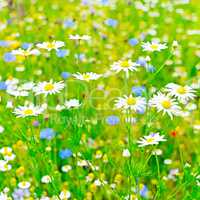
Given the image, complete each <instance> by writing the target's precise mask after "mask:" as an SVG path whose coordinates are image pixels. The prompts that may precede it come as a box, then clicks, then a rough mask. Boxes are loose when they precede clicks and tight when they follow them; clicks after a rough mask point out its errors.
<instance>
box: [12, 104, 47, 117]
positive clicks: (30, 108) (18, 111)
mask: <svg viewBox="0 0 200 200" xmlns="http://www.w3.org/2000/svg"><path fill="white" fill-rule="evenodd" d="M43 111H44V108H43V107H40V106H34V105H33V104H30V105H24V106H18V107H17V108H15V109H14V112H13V113H14V114H15V115H16V116H17V117H22V118H24V117H30V116H37V115H39V114H41V113H42V112H43Z"/></svg>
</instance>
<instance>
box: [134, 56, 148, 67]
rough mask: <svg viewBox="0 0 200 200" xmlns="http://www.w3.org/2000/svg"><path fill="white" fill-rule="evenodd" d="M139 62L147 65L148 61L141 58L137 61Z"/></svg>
mask: <svg viewBox="0 0 200 200" xmlns="http://www.w3.org/2000/svg"><path fill="white" fill-rule="evenodd" d="M136 63H137V64H139V65H141V66H142V67H144V66H146V64H147V61H146V60H145V59H142V58H139V59H138V60H137V61H136Z"/></svg>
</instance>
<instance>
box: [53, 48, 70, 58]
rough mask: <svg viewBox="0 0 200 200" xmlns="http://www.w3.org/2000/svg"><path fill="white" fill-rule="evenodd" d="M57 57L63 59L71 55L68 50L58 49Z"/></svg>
mask: <svg viewBox="0 0 200 200" xmlns="http://www.w3.org/2000/svg"><path fill="white" fill-rule="evenodd" d="M56 55H57V56H58V57H59V58H63V57H65V56H67V55H69V50H68V49H58V50H57V51H56Z"/></svg>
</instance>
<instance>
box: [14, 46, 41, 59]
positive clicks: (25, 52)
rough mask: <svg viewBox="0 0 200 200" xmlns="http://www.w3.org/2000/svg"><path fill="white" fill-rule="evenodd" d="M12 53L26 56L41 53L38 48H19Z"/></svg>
mask: <svg viewBox="0 0 200 200" xmlns="http://www.w3.org/2000/svg"><path fill="white" fill-rule="evenodd" d="M12 54H13V55H19V56H25V57H26V56H30V55H39V54H40V51H39V50H38V49H31V48H28V49H26V50H24V49H21V48H19V49H16V50H13V51H12Z"/></svg>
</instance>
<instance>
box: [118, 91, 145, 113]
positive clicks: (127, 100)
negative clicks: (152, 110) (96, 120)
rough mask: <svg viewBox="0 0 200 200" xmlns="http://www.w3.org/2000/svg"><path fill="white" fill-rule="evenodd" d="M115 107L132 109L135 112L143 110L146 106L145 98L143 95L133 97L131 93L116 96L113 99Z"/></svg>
mask: <svg viewBox="0 0 200 200" xmlns="http://www.w3.org/2000/svg"><path fill="white" fill-rule="evenodd" d="M115 107H116V108H118V109H125V110H133V111H135V112H143V111H145V108H146V100H145V98H144V97H133V96H132V95H129V96H126V95H124V96H123V97H118V98H117V100H116V101H115Z"/></svg>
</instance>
